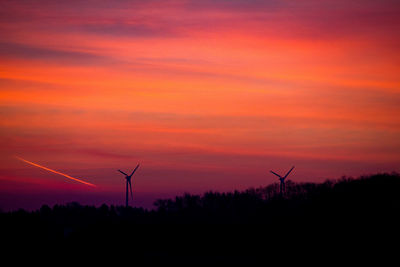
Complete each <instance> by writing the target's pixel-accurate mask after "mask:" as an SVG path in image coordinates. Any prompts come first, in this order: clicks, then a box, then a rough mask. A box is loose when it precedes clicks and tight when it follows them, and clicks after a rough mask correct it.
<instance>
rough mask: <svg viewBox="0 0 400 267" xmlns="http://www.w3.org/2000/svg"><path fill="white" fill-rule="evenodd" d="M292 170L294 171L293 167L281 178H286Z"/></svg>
mask: <svg viewBox="0 0 400 267" xmlns="http://www.w3.org/2000/svg"><path fill="white" fill-rule="evenodd" d="M293 169H294V166H293V167H292V168H291V169H290V170H289V171H288V173H286V175H285V177H283V178H286V177H287V176H288V175H289V173H290V172H291V171H292V170H293Z"/></svg>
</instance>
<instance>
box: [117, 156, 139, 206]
mask: <svg viewBox="0 0 400 267" xmlns="http://www.w3.org/2000/svg"><path fill="white" fill-rule="evenodd" d="M139 165H140V164H138V165H137V166H136V168H135V169H134V170H133V172H132V173H131V175H128V174H126V173H124V172H123V171H121V170H118V171H119V172H120V173H122V174H123V175H125V179H126V195H125V196H126V199H125V201H126V202H125V205H126V207H128V199H129V198H128V184H129V188H130V190H131V198H132V199H133V194H132V183H131V178H132V175H133V174H134V173H135V171H136V170H137V168H139Z"/></svg>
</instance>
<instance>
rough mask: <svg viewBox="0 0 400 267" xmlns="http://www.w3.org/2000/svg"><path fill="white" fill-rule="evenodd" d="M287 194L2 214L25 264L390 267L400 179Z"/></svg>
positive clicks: (261, 192)
mask: <svg viewBox="0 0 400 267" xmlns="http://www.w3.org/2000/svg"><path fill="white" fill-rule="evenodd" d="M278 190H279V188H278V185H277V184H274V185H270V186H268V187H265V188H257V189H249V190H246V191H244V192H233V193H215V192H208V193H205V194H204V195H202V196H193V195H184V196H182V197H177V198H176V199H172V200H159V201H157V202H156V203H155V205H156V207H157V209H156V210H154V211H147V210H143V209H134V208H124V207H114V206H111V207H108V206H106V205H103V206H101V207H99V208H95V207H91V206H81V205H79V204H78V203H70V204H68V205H65V206H61V205H56V206H54V207H53V208H50V207H48V206H43V207H42V208H41V209H40V210H38V211H34V212H26V211H23V210H20V211H16V212H9V213H1V214H0V219H1V229H0V231H1V240H2V244H3V247H4V245H6V247H7V249H6V250H5V251H6V252H7V251H8V252H10V253H17V254H18V255H26V252H34V255H45V254H48V253H50V252H52V255H58V258H59V259H63V260H64V261H65V260H68V259H71V258H74V257H80V258H81V259H82V258H84V257H87V258H89V259H93V260H94V259H95V260H96V261H97V262H100V263H101V262H102V259H108V260H110V259H111V260H112V261H121V262H124V260H125V259H127V260H128V261H129V260H132V262H143V261H144V262H146V263H159V264H167V263H180V264H185V265H194V264H204V265H206V264H207V265H208V264H213V263H214V264H215V263H226V264H240V265H246V264H252V263H256V262H262V263H272V262H279V263H285V262H286V263H288V262H289V261H290V262H303V263H307V262H310V261H314V262H316V259H319V258H323V259H324V262H320V264H326V263H329V262H332V261H336V263H337V264H341V263H343V262H342V261H343V260H345V259H346V262H347V261H348V260H350V259H352V260H355V261H356V262H357V261H364V262H368V261H369V260H375V261H376V262H377V263H380V264H383V263H384V262H386V261H389V260H392V259H393V257H395V256H396V254H397V251H398V237H399V236H398V233H399V227H400V220H399V217H400V216H399V212H400V176H399V175H398V174H378V175H373V176H369V177H361V178H358V179H341V180H338V181H327V182H325V183H321V184H314V183H293V182H288V183H287V194H286V195H285V196H284V197H281V196H280V195H279V192H278ZM21 250H22V251H24V253H22V254H21V253H20V252H21ZM4 255H7V254H6V253H5V254H4ZM17 259H18V258H17ZM20 259H24V257H23V256H21V258H20ZM316 263H317V262H316Z"/></svg>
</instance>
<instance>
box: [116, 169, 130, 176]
mask: <svg viewBox="0 0 400 267" xmlns="http://www.w3.org/2000/svg"><path fill="white" fill-rule="evenodd" d="M118 171H119V172H120V173H122V174H124V175H126V176H128V174H126V173H124V172H123V171H121V170H118Z"/></svg>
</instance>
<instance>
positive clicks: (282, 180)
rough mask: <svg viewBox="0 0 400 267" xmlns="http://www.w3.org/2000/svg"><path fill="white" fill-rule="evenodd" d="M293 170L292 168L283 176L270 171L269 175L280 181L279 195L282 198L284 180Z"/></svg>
mask: <svg viewBox="0 0 400 267" xmlns="http://www.w3.org/2000/svg"><path fill="white" fill-rule="evenodd" d="M293 169H294V166H293V167H292V168H291V169H290V170H289V171H288V172H287V173H286V175H285V176H283V177H282V176H280V175H279V174H277V173H276V172H273V171H271V173H273V174H275V175H276V176H278V177H279V180H280V181H281V186H280V194H281V196H283V192H284V191H285V179H286V177H288V175H289V173H290V172H291V171H292V170H293Z"/></svg>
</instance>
